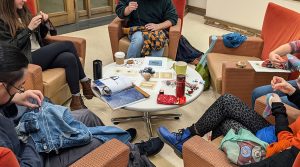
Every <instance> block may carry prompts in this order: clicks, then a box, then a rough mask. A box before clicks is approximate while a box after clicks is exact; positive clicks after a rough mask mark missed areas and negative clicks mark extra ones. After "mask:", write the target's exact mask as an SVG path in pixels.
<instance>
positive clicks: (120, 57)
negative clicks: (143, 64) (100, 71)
mask: <svg viewBox="0 0 300 167" xmlns="http://www.w3.org/2000/svg"><path fill="white" fill-rule="evenodd" d="M124 59H125V53H124V52H116V53H115V60H116V64H119V65H121V64H124Z"/></svg>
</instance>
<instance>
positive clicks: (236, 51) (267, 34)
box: [207, 3, 300, 105]
mask: <svg viewBox="0 0 300 167" xmlns="http://www.w3.org/2000/svg"><path fill="white" fill-rule="evenodd" d="M299 18H300V14H299V13H297V12H295V11H292V10H289V9H287V8H284V7H281V6H279V5H276V4H274V3H269V5H268V7H267V10H266V14H265V17H264V22H263V27H262V36H261V37H248V39H247V40H246V41H245V42H244V43H243V44H241V45H240V46H239V47H238V48H227V47H225V46H224V44H223V41H222V37H218V40H217V43H216V45H215V47H214V49H213V50H212V52H211V53H210V54H209V55H208V57H207V61H208V63H207V64H208V68H209V71H210V74H211V82H212V86H213V88H214V89H215V90H216V91H217V92H218V93H220V94H225V93H229V94H233V95H235V96H237V97H239V98H240V99H242V100H243V101H244V102H246V103H247V104H248V105H251V96H250V95H251V92H252V91H253V89H254V88H256V87H258V86H262V85H266V84H270V81H271V79H272V77H273V76H274V75H277V76H281V77H283V78H285V79H288V77H289V74H287V73H256V72H255V71H254V69H253V68H252V67H251V65H250V64H249V63H247V66H246V67H245V68H243V69H241V68H237V67H236V63H237V62H238V61H241V60H243V61H248V60H265V59H267V58H268V54H269V53H270V52H271V51H272V50H274V49H275V48H277V47H279V46H280V45H282V44H285V43H288V42H291V41H293V40H298V39H300V19H299ZM287 26H288V28H287Z"/></svg>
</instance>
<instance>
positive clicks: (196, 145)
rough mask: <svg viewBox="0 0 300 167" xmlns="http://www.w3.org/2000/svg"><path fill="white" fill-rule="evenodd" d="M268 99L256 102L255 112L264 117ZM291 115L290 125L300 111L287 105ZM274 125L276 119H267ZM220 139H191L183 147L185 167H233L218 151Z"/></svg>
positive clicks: (264, 98)
mask: <svg viewBox="0 0 300 167" xmlns="http://www.w3.org/2000/svg"><path fill="white" fill-rule="evenodd" d="M265 102H266V97H265V96H263V97H260V98H258V99H257V100H256V101H255V111H256V112H258V113H259V114H260V115H262V113H263V111H264V109H265V107H266V104H265ZM285 107H286V110H287V113H288V115H289V123H292V122H294V121H295V120H296V118H297V117H298V116H299V114H300V111H299V110H297V109H295V108H293V107H291V106H289V105H285ZM267 120H268V121H269V122H271V123H274V117H273V116H270V117H268V119H267ZM220 138H222V137H219V138H217V139H215V140H214V141H213V142H209V141H206V140H204V139H202V138H201V137H199V136H195V137H193V138H191V139H189V140H188V141H187V142H185V143H184V145H183V161H184V166H185V167H232V166H235V165H234V164H232V163H230V162H229V160H228V159H227V157H226V155H225V154H224V152H223V151H221V150H220V149H218V146H219V145H220V141H221V140H220Z"/></svg>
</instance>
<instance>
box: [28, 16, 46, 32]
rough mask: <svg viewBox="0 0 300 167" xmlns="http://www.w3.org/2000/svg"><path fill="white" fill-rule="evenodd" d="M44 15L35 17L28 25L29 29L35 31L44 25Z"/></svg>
mask: <svg viewBox="0 0 300 167" xmlns="http://www.w3.org/2000/svg"><path fill="white" fill-rule="evenodd" d="M42 18H43V16H42V15H37V16H35V17H33V18H32V19H31V21H30V23H29V25H28V28H29V29H30V30H31V31H33V30H34V29H36V28H37V27H38V26H39V25H40V24H41V23H42Z"/></svg>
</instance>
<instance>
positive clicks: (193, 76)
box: [95, 58, 204, 137]
mask: <svg viewBox="0 0 300 167" xmlns="http://www.w3.org/2000/svg"><path fill="white" fill-rule="evenodd" d="M149 59H152V58H149ZM156 59H158V60H159V59H162V60H164V61H163V62H165V63H163V65H164V66H165V68H161V67H155V66H151V67H153V69H154V70H155V72H157V73H159V75H157V77H152V78H151V79H150V82H151V83H153V84H154V85H155V86H153V87H151V88H148V87H147V88H145V87H143V86H141V84H142V83H143V82H145V79H144V78H143V77H142V75H141V74H140V73H139V71H140V70H141V69H144V67H146V66H147V65H145V61H147V60H146V59H145V58H135V59H132V60H133V61H134V64H133V65H128V64H126V61H128V60H125V64H124V65H117V64H116V63H111V64H109V65H106V66H104V67H103V78H107V77H111V76H126V77H128V78H129V79H131V80H132V82H133V83H134V84H135V85H137V86H139V87H140V88H142V89H143V90H144V91H145V92H147V93H148V94H149V95H150V97H149V98H147V99H146V100H144V101H140V102H137V103H134V104H131V105H128V106H126V107H124V109H126V110H130V111H138V112H143V113H144V115H143V116H134V117H119V118H112V119H111V120H112V122H113V123H114V124H119V123H121V122H129V121H144V122H145V124H146V127H147V130H148V133H149V136H150V137H152V127H151V120H152V119H179V117H180V116H181V114H153V113H154V112H157V111H166V110H171V109H175V108H179V107H182V106H183V105H162V104H157V101H156V100H157V95H158V94H159V91H160V90H161V89H162V90H164V93H165V94H168V95H175V94H176V85H167V84H166V80H176V73H175V71H174V70H173V68H172V66H173V64H174V61H172V60H170V59H167V58H155V60H156ZM166 73H167V74H166ZM170 74H172V75H171V76H172V77H171V78H170ZM186 82H188V83H191V84H197V86H198V89H197V90H194V91H193V93H192V94H190V95H186V103H185V104H184V105H187V104H189V103H191V102H193V101H194V100H195V99H197V98H198V97H199V96H200V94H201V93H202V91H203V88H204V85H203V79H202V77H201V76H200V75H199V73H198V72H197V71H195V70H194V69H193V68H191V67H189V66H188V67H187V73H186ZM187 90H189V89H188V88H187V87H186V92H187ZM95 95H97V96H98V94H97V93H95Z"/></svg>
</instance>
